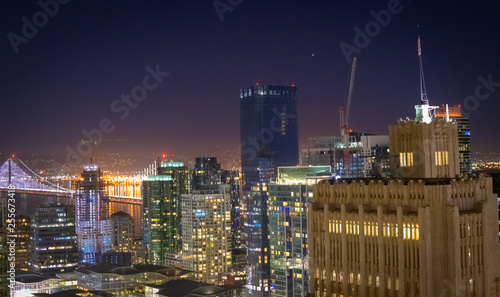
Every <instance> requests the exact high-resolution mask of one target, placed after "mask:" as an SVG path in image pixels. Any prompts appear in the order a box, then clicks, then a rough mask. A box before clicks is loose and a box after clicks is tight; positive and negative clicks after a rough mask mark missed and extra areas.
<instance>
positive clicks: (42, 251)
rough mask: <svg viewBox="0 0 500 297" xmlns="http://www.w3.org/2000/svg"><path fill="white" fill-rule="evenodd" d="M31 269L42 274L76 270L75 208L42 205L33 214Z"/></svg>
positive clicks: (58, 204)
mask: <svg viewBox="0 0 500 297" xmlns="http://www.w3.org/2000/svg"><path fill="white" fill-rule="evenodd" d="M28 247H29V262H28V269H29V270H30V271H35V272H37V273H40V274H43V275H45V274H48V275H49V274H55V273H61V272H70V271H73V270H74V269H75V268H76V267H77V266H78V247H77V235H76V232H75V208H74V207H73V206H72V205H65V204H61V203H57V202H51V201H48V202H45V203H43V204H41V205H40V206H39V207H38V208H37V209H36V211H35V213H34V214H33V216H32V217H31V224H30V238H29V244H28Z"/></svg>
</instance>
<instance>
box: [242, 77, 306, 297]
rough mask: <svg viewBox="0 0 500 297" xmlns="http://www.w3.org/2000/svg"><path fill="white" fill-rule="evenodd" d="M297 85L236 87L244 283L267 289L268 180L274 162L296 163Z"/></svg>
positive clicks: (254, 290)
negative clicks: (245, 272)
mask: <svg viewBox="0 0 500 297" xmlns="http://www.w3.org/2000/svg"><path fill="white" fill-rule="evenodd" d="M296 94H297V87H295V86H293V85H292V86H272V85H267V86H259V85H256V86H251V87H246V88H242V89H241V90H240V120H241V126H240V127H241V168H242V172H243V178H244V186H243V192H244V201H245V202H246V211H245V233H246V234H245V235H246V243H247V249H248V254H247V265H248V270H247V289H248V290H249V294H250V295H252V296H269V295H270V288H269V286H270V265H269V261H270V257H269V254H270V246H269V232H268V218H267V199H268V196H267V185H268V183H269V182H270V181H271V180H274V179H275V178H276V173H277V167H278V166H295V165H297V164H298V125H297V97H296Z"/></svg>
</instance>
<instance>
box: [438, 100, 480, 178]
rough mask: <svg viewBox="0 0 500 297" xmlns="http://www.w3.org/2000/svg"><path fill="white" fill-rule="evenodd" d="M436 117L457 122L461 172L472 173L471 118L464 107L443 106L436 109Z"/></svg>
mask: <svg viewBox="0 0 500 297" xmlns="http://www.w3.org/2000/svg"><path fill="white" fill-rule="evenodd" d="M436 117H439V118H445V119H447V120H449V121H450V122H452V123H457V131H458V150H459V153H460V173H462V174H471V173H472V162H471V147H470V119H469V117H468V116H465V115H463V113H462V108H461V107H460V105H458V106H447V105H446V106H441V107H439V108H437V109H436Z"/></svg>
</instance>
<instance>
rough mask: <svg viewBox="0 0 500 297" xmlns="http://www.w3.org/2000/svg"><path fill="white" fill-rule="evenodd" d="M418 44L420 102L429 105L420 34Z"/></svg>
mask: <svg viewBox="0 0 500 297" xmlns="http://www.w3.org/2000/svg"><path fill="white" fill-rule="evenodd" d="M417 45H418V61H419V64H420V103H421V104H422V105H429V100H428V99H427V90H426V88H425V77H424V66H423V64H422V45H421V43H420V35H419V36H418V40H417Z"/></svg>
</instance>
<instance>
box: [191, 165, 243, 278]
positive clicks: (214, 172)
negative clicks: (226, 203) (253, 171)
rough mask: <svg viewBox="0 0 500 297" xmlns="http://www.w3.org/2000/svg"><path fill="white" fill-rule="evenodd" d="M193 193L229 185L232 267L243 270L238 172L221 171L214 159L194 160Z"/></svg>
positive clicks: (215, 189) (239, 180) (239, 177)
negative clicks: (235, 266) (238, 267)
mask: <svg viewBox="0 0 500 297" xmlns="http://www.w3.org/2000/svg"><path fill="white" fill-rule="evenodd" d="M192 176H193V180H192V189H193V191H206V190H213V191H217V190H218V189H219V186H220V185H221V184H227V185H229V192H230V201H231V207H232V211H231V246H232V252H231V255H232V257H233V258H232V260H231V263H232V265H237V266H240V268H241V269H244V266H245V265H246V249H245V239H244V230H243V222H242V218H241V212H240V211H241V207H240V206H241V198H240V197H241V192H240V190H241V176H240V174H239V172H238V171H229V170H222V169H221V165H220V164H219V163H217V158H215V157H199V158H196V160H195V164H194V168H193V174H192Z"/></svg>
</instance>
